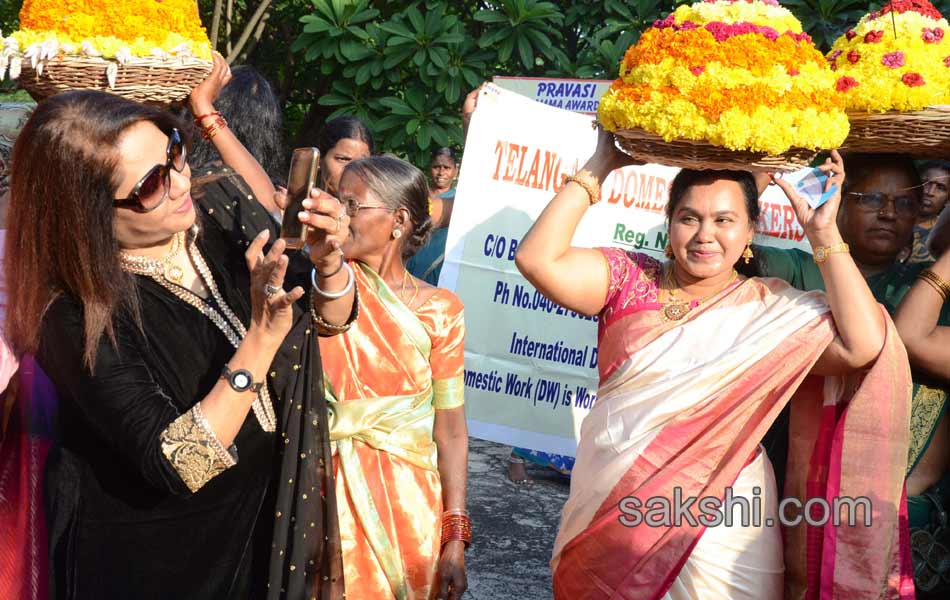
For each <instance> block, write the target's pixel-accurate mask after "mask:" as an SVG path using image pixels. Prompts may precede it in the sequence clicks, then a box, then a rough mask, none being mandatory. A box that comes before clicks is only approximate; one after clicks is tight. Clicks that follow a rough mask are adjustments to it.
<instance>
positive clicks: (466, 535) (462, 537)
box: [441, 513, 472, 548]
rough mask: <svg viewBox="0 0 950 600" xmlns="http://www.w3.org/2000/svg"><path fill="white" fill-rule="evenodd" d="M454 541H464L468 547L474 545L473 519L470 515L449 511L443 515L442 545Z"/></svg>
mask: <svg viewBox="0 0 950 600" xmlns="http://www.w3.org/2000/svg"><path fill="white" fill-rule="evenodd" d="M453 541H460V542H464V543H465V547H466V548H468V547H469V546H471V545H472V521H471V519H469V518H468V515H465V514H457V513H456V514H452V513H448V514H444V515H443V516H442V541H441V545H442V546H445V544H446V543H448V542H453Z"/></svg>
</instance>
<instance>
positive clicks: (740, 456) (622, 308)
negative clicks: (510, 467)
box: [516, 132, 913, 600]
mask: <svg viewBox="0 0 950 600" xmlns="http://www.w3.org/2000/svg"><path fill="white" fill-rule="evenodd" d="M625 164H629V159H627V158H626V157H625V156H624V155H622V154H621V153H619V152H618V151H617V150H616V149H615V147H614V143H613V138H612V136H610V135H609V134H606V133H603V132H602V133H601V138H600V141H599V144H598V148H597V150H596V152H595V153H594V155H593V156H592V157H591V159H590V160H589V161H588V163H587V164H586V165H585V167H584V169H583V170H581V171H579V172H578V173H577V175H575V176H572V177H569V178H568V179H567V183H566V184H565V186H564V187H563V188H562V189H561V191H560V192H559V193H558V194H557V195H556V196H555V197H554V199H553V200H552V201H551V203H550V204H549V205H548V207H547V208H546V209H545V211H544V212H543V213H542V215H541V216H540V217H539V219H538V221H537V222H536V223H535V225H534V227H533V228H532V229H531V231H530V232H529V234H528V235H527V236H526V237H525V239H524V240H523V242H522V244H521V246H520V247H519V251H518V255H517V258H516V263H517V265H518V268H519V269H520V270H521V272H522V273H523V274H524V275H525V277H527V278H528V280H529V281H531V282H532V283H533V284H534V285H535V286H536V287H537V288H538V289H539V290H540V291H541V292H542V293H544V294H545V295H546V296H547V297H548V298H550V299H552V300H554V301H555V302H557V303H559V304H561V305H563V306H565V307H567V308H569V309H572V310H575V311H577V312H580V313H583V314H586V315H598V316H599V325H598V326H599V331H598V351H599V371H600V379H601V382H600V388H599V391H598V398H599V400H598V402H597V404H596V405H595V406H594V408H593V409H592V410H591V412H590V414H589V415H588V417H587V418H586V419H585V421H584V423H583V425H582V427H581V440H580V443H579V447H578V453H577V462H576V464H575V468H574V472H573V477H572V481H571V494H570V497H569V499H568V501H567V503H566V505H565V507H564V512H563V515H562V523H561V530H560V532H559V535H558V539H557V541H556V543H555V549H554V558H553V561H552V567H553V570H554V592H555V597H556V598H563V599H567V598H570V599H571V600H578V599H587V598H624V599H637V600H643V599H660V598H670V599H672V600H680V599H686V598H701V599H703V600H707V599H710V598H712V599H719V598H721V599H723V600H725V599H731V600H734V599H745V598H748V599H752V598H756V599H763V598H767V599H771V598H782V597H783V595H784V596H787V597H789V598H798V597H802V598H805V597H807V598H826V597H827V598H830V597H832V595H835V596H836V597H837V595H840V594H843V593H849V594H853V596H852V597H854V598H865V597H873V598H878V597H882V596H883V597H888V598H899V597H902V596H906V594H907V593H908V590H910V593H911V594H912V589H913V588H912V584H909V583H908V577H904V578H902V577H901V575H902V572H901V571H902V569H901V567H902V566H903V563H902V560H901V559H902V554H901V548H902V544H901V543H900V542H901V532H902V531H903V532H904V533H906V526H905V527H904V528H903V530H902V528H901V527H899V525H898V523H899V519H900V513H901V509H902V508H904V504H905V502H904V501H903V499H902V493H903V479H902V473H903V471H902V469H901V465H902V461H905V460H906V453H907V418H908V406H909V401H910V375H909V368H908V366H907V358H906V353H905V352H904V349H903V346H902V345H901V343H900V340H899V339H898V338H897V336H896V335H895V333H894V329H893V325H892V324H891V322H890V320H889V318H888V317H887V314H886V313H885V312H884V311H883V309H882V308H881V307H880V306H878V304H877V302H876V301H875V300H874V298H873V296H872V295H871V292H870V290H869V289H868V287H867V285H866V283H865V281H864V279H863V277H862V276H861V274H860V272H859V271H858V269H857V267H856V266H855V264H854V261H853V260H852V259H851V257H850V255H849V253H848V249H847V245H846V244H843V243H842V240H841V236H840V234H839V233H838V229H837V225H836V223H835V216H836V213H837V208H838V205H839V203H840V201H841V196H840V189H841V186H842V183H843V181H844V175H845V174H844V165H843V162H842V160H841V157H840V156H838V154H837V152H833V153H832V158H831V159H829V160H828V161H826V162H825V164H824V165H822V166H821V167H820V168H821V170H822V171H824V172H825V173H827V174H828V175H829V180H828V187H827V191H830V192H832V196H831V199H830V200H829V201H828V202H827V203H826V204H825V205H824V206H822V207H820V208H818V209H812V208H810V207H809V206H808V204H807V203H806V202H805V201H804V200H803V199H801V198H800V197H799V196H798V195H797V194H796V193H795V192H794V190H793V189H792V188H791V187H790V186H789V185H788V184H787V183H785V182H784V181H781V180H780V179H779V180H776V182H777V183H778V184H779V185H780V186H781V187H782V189H783V190H784V191H785V193H786V195H788V197H789V200H790V201H791V203H792V205H793V207H794V209H795V213H796V216H797V218H798V220H799V223H801V225H802V226H803V228H804V230H805V233H806V235H807V237H808V240H809V241H810V243H811V244H812V247H813V248H814V250H815V259H816V262H818V263H819V266H820V268H821V271H822V275H823V277H824V278H825V281H826V282H827V289H828V291H827V293H821V292H810V293H804V292H800V291H798V290H795V289H793V288H790V287H789V286H788V285H787V284H785V283H783V282H781V281H778V280H775V279H762V278H757V277H750V278H745V277H742V276H740V275H739V274H738V273H737V271H736V266H737V264H739V263H740V261H741V259H742V258H743V256H745V255H746V253H748V252H750V249H749V245H750V244H751V242H752V239H753V236H754V233H755V230H754V225H755V222H756V221H757V219H758V203H757V198H758V193H757V191H756V187H755V182H754V180H753V178H752V177H751V175H749V174H748V173H743V172H728V171H683V172H681V173H680V175H678V176H677V178H676V179H675V180H674V182H673V184H672V185H671V188H670V202H669V206H668V210H667V216H668V219H669V246H668V248H667V256H668V258H670V259H671V260H670V262H668V263H660V262H659V261H657V260H655V259H653V258H650V257H648V256H646V255H644V254H638V253H635V252H625V251H622V250H619V249H614V248H604V249H586V248H576V247H571V245H570V242H571V239H572V237H573V235H574V231H575V229H576V227H577V224H578V222H579V221H580V219H581V217H582V216H583V215H584V213H585V211H586V210H587V208H588V207H589V206H590V205H591V204H593V203H594V202H596V201H597V200H598V196H599V182H600V181H603V180H604V179H605V178H606V176H607V175H608V174H610V172H611V171H612V170H613V169H615V168H618V167H621V166H623V165H625ZM809 375H814V376H816V377H809ZM819 376H820V377H819ZM822 377H823V380H822ZM793 395H794V396H795V401H794V403H793V417H792V428H793V434H792V435H793V438H792V439H793V441H792V447H791V449H790V458H789V467H788V471H789V482H788V486H787V488H786V490H785V492H786V495H790V496H795V497H797V498H799V499H800V500H801V501H802V502H804V500H806V499H808V498H821V499H824V500H828V501H829V502H830V500H831V499H832V497H837V496H845V495H848V496H852V497H857V496H867V497H869V498H870V499H871V506H872V509H871V512H872V515H871V516H872V524H871V525H870V526H867V527H865V526H863V525H864V523H863V522H862V523H859V524H858V526H857V527H853V528H837V529H836V528H833V527H830V526H828V527H822V526H820V525H816V526H814V527H812V526H810V525H809V526H806V525H804V524H803V525H802V526H800V527H792V528H788V529H787V530H786V531H785V532H784V540H785V548H784V552H783V547H782V546H783V543H782V542H783V532H782V531H781V530H780V529H778V528H777V527H774V526H772V527H770V526H768V524H769V523H768V522H767V521H766V519H767V518H771V519H772V520H773V522H774V523H776V524H777V519H778V513H777V506H778V501H779V497H780V495H779V490H776V489H775V482H774V477H773V475H772V468H771V465H770V463H769V461H768V458H767V457H766V455H765V453H764V452H762V451H760V449H759V446H758V444H759V441H760V440H761V438H762V436H763V435H764V433H765V432H766V430H767V429H768V428H769V426H770V424H771V423H772V421H773V420H774V419H775V417H776V416H777V415H778V414H779V412H780V411H781V410H782V408H783V407H784V405H785V403H786V402H788V401H789V400H790V399H791V398H792V397H793ZM864 463H866V464H870V465H873V470H872V469H869V468H867V467H863V466H859V465H862V464H864ZM727 494H732V496H734V497H740V496H742V497H745V498H747V499H748V500H749V501H750V504H751V505H752V506H754V505H755V499H758V502H759V506H760V507H761V510H760V513H759V515H758V516H759V518H758V519H755V518H754V517H755V516H756V513H755V512H754V511H753V512H752V514H751V515H750V516H751V517H753V520H755V521H757V523H752V524H751V525H750V524H746V523H742V522H740V521H739V518H740V517H741V514H740V513H738V512H737V513H735V514H736V519H737V521H736V523H734V524H733V526H732V527H719V526H717V527H713V526H712V525H715V523H714V522H711V521H710V520H709V517H711V516H712V515H713V514H714V513H715V511H713V510H711V509H712V508H713V506H712V505H711V504H709V503H708V502H709V501H706V502H707V504H706V508H707V510H702V511H701V509H702V507H703V501H701V500H700V499H704V498H706V497H709V498H712V499H714V500H713V502H714V501H715V499H719V500H722V499H723V498H724V497H725V496H726V495H727ZM677 497H680V498H682V499H683V500H686V499H689V498H696V499H697V501H696V503H695V504H693V505H691V506H690V507H688V511H687V512H688V513H690V514H691V518H690V517H687V516H685V515H686V514H687V513H686V512H683V513H680V517H681V518H680V519H678V521H679V522H676V520H674V521H673V522H669V521H670V520H671V519H674V517H676V514H675V513H667V514H666V518H665V519H659V520H657V521H651V514H652V515H653V517H654V518H658V517H660V516H662V514H658V513H656V512H653V511H650V508H651V507H655V506H657V504H652V505H651V504H650V503H649V500H650V499H651V498H663V499H666V500H667V501H668V502H669V503H670V504H671V505H673V506H675V499H676V498H677ZM661 512H662V511H661ZM787 516H792V515H787ZM812 516H816V513H815V512H814V511H812ZM817 516H821V515H820V512H819V513H817ZM707 525H709V526H707ZM908 560H909V559H908ZM908 576H909V574H908ZM783 588H784V591H783Z"/></svg>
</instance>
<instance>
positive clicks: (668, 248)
mask: <svg viewBox="0 0 950 600" xmlns="http://www.w3.org/2000/svg"><path fill="white" fill-rule="evenodd" d="M663 255H664V256H666V257H667V258H668V259H670V260H673V246H670V243H669V242H667V243H666V247H665V248H663Z"/></svg>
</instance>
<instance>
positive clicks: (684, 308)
mask: <svg viewBox="0 0 950 600" xmlns="http://www.w3.org/2000/svg"><path fill="white" fill-rule="evenodd" d="M673 264H674V263H670V268H669V269H667V270H666V277H665V279H666V285H667V294H669V296H670V299H669V301H667V302H666V304H664V305H663V309H662V310H661V311H660V313H661V314H662V315H663V320H664V321H679V320H680V319H682V318H683V317H685V316H686V315H687V314H688V313H689V311H691V310H692V306H690V301H689V300H687V301H685V302H681V301H679V300H677V299H676V289H677V288H678V287H679V286H678V285H677V283H676V282H675V280H674V278H673ZM738 276H739V273H738V272H737V271H736V270H735V269H733V270H732V276H731V277H730V278H729V281H727V282H726V283H725V285H723V286H722V287H721V288H719V289H718V290H716V291H715V292H713V293H712V294H709V295H708V296H704V297H702V298H700V299H699V300H697V301H696V306H699V305H700V304H702V303H703V302H705V301H706V300H708V299H710V298H712V297H713V296H715V295H716V294H718V293H720V292H722V291H723V290H724V289H726V288H727V287H729V285H730V284H732V282H733V281H735V280H736V278H737V277H738Z"/></svg>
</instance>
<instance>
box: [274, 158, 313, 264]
mask: <svg viewBox="0 0 950 600" xmlns="http://www.w3.org/2000/svg"><path fill="white" fill-rule="evenodd" d="M319 172H320V151H319V150H317V149H316V148H297V149H295V150H294V154H293V156H292V157H291V159H290V175H288V176H287V208H285V209H284V220H283V222H282V223H281V225H280V238H281V239H282V240H284V241H285V242H287V247H288V248H290V249H291V250H299V249H301V248H303V247H304V245H305V244H306V242H307V228H306V226H305V225H304V224H303V223H301V222H300V219H298V218H297V213H299V212H300V211H302V210H303V209H304V208H303V201H304V200H306V199H307V198H309V197H310V190H311V189H313V186H314V184H315V183H316V181H317V173H319Z"/></svg>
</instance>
